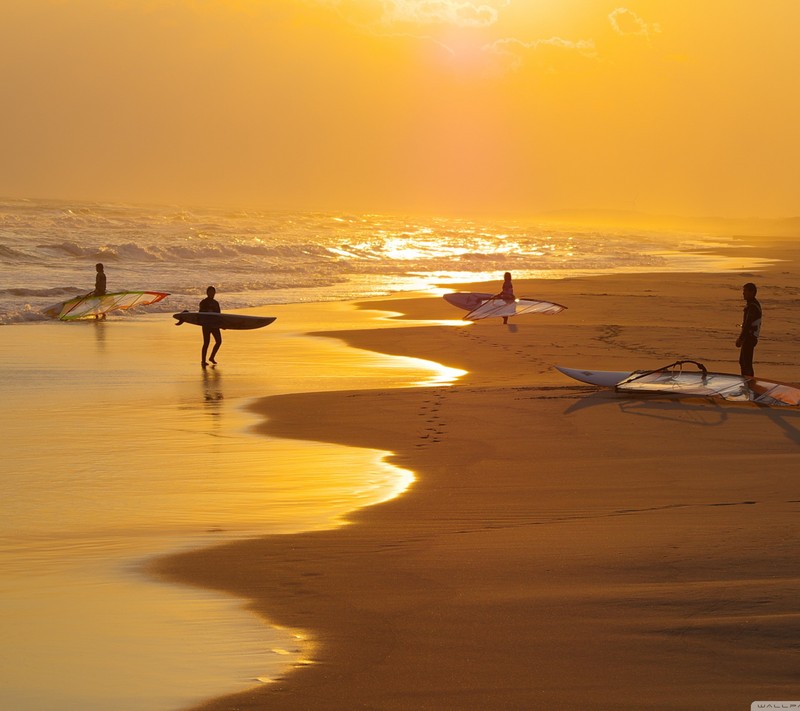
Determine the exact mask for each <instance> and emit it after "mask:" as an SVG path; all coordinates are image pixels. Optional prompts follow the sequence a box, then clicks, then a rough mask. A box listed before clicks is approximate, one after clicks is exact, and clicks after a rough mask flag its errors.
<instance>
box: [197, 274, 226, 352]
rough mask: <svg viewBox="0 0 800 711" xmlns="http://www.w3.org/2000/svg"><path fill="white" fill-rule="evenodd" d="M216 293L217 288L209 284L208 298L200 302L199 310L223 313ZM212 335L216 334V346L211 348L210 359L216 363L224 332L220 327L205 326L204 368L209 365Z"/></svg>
mask: <svg viewBox="0 0 800 711" xmlns="http://www.w3.org/2000/svg"><path fill="white" fill-rule="evenodd" d="M216 293H217V290H216V289H215V288H214V287H213V286H209V287H208V289H206V298H205V299H203V300H202V301H201V302H200V307H199V308H198V309H197V310H198V311H201V312H205V313H215V314H218V313H221V309H220V308H219V301H217V300H216V299H215V298H214V296H216ZM211 336H214V347H213V348H212V349H211V357H210V358H209V359H208V360H210V361H211V362H212V363H214V364H216V362H217V361H216V360H214V356H215V355H217V351H218V350H219V347H220V346H221V345H222V333H221V332H220V330H219V329H218V328H213V327H211V326H203V352H202V356H201V359H200V360H201V365H202V366H203V367H204V368H205V367H206V366H207V365H208V363H207V362H206V353H207V352H208V344H209V343H210V342H211Z"/></svg>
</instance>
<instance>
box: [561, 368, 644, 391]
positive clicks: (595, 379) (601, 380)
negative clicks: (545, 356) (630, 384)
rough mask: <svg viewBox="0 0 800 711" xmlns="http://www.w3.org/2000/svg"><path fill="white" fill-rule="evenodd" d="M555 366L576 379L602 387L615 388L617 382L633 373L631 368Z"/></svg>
mask: <svg viewBox="0 0 800 711" xmlns="http://www.w3.org/2000/svg"><path fill="white" fill-rule="evenodd" d="M555 367H556V370H559V371H561V372H562V373H564V375H567V376H569V377H570V378H573V379H574V380H579V381H580V382H582V383H588V384H589V385H597V386H599V387H601V388H613V387H614V386H615V385H616V384H617V383H621V382H622V381H623V380H625V379H626V378H629V377H630V376H631V373H632V371H630V370H584V369H582V368H564V367H563V366H560V365H557V366H555Z"/></svg>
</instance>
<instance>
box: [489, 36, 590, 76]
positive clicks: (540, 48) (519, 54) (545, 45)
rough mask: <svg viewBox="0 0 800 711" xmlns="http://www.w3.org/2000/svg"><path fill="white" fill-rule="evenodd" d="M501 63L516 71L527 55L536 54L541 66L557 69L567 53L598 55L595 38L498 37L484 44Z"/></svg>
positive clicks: (584, 56) (551, 70) (499, 66)
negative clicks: (524, 39) (525, 38)
mask: <svg viewBox="0 0 800 711" xmlns="http://www.w3.org/2000/svg"><path fill="white" fill-rule="evenodd" d="M484 51H485V52H486V53H487V54H489V55H491V56H493V57H494V58H495V59H496V60H497V61H498V62H499V65H498V66H497V67H496V68H497V69H500V70H503V71H513V70H515V69H519V68H520V67H521V66H522V65H523V64H524V63H525V61H526V60H527V59H530V58H531V57H532V56H533V57H535V59H536V62H537V64H538V65H539V66H540V68H542V69H544V70H546V71H550V72H553V71H556V70H557V67H558V66H559V65H560V64H561V62H562V60H563V59H564V57H565V56H566V55H570V54H575V55H578V56H580V57H583V58H586V59H594V58H596V57H597V51H596V49H595V44H594V40H590V39H589V40H577V41H573V40H567V39H564V38H562V37H551V38H550V39H541V40H533V41H531V42H524V41H523V40H519V39H516V38H513V37H506V38H504V39H499V40H495V41H494V42H492V43H491V44H487V45H486V46H485V47H484Z"/></svg>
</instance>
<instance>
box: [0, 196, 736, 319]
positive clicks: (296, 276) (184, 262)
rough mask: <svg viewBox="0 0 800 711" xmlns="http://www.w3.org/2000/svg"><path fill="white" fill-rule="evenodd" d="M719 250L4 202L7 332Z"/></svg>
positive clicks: (414, 222)
mask: <svg viewBox="0 0 800 711" xmlns="http://www.w3.org/2000/svg"><path fill="white" fill-rule="evenodd" d="M718 245H719V241H718V240H717V239H716V238H712V237H710V236H708V235H703V234H675V233H658V232H645V231H635V232H631V231H609V230H588V229H581V230H559V229H553V228H550V227H545V226H542V225H538V224H536V223H531V222H525V221H521V220H494V221H489V220H470V219H458V218H441V217H407V216H398V215H377V214H346V213H340V214H334V213H299V212H266V211H262V212H259V211H252V210H251V211H244V210H239V211H234V210H220V209H217V210H215V209H207V208H204V209H200V208H186V207H169V206H167V207H165V206H149V207H148V206H133V205H119V204H107V203H88V202H63V201H45V200H10V199H6V200H0V324H11V323H19V322H24V321H35V320H41V319H44V318H46V317H45V316H44V315H43V314H42V313H41V310H42V308H44V307H46V306H49V305H51V304H54V303H57V302H59V301H64V300H67V299H70V298H72V297H74V296H77V295H79V294H85V293H87V292H88V291H91V290H92V289H93V288H94V276H95V270H94V265H95V263H97V262H102V263H103V264H104V265H105V271H106V274H107V277H108V291H126V290H155V291H167V292H169V293H170V294H171V296H170V297H169V299H167V300H165V301H164V302H162V303H160V304H158V305H153V306H151V307H148V309H147V310H148V311H149V312H152V311H178V310H182V309H189V310H196V308H197V304H198V302H199V301H200V299H201V298H203V296H204V295H205V290H206V287H207V286H209V285H212V284H213V285H214V286H215V287H216V288H217V292H218V297H217V298H218V300H219V301H220V303H222V304H223V306H224V308H225V309H226V310H231V309H236V308H242V307H248V306H261V305H264V304H279V303H302V302H322V301H335V300H346V299H356V298H362V297H368V296H376V295H383V294H387V293H391V292H402V291H410V290H421V289H424V288H427V287H429V286H431V285H432V284H439V285H443V286H446V285H447V284H453V283H458V282H462V283H464V282H472V281H484V280H487V281H488V280H495V281H498V282H499V281H501V280H502V274H503V272H505V271H510V272H512V273H513V275H514V277H515V278H517V279H520V278H525V277H546V278H558V277H560V276H569V275H575V274H592V273H602V272H613V271H669V270H705V269H709V268H714V269H720V268H725V266H726V265H725V263H724V259H723V258H721V257H720V256H719V255H714V254H713V249H714V247H715V246H718Z"/></svg>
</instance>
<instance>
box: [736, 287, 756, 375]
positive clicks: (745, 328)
mask: <svg viewBox="0 0 800 711" xmlns="http://www.w3.org/2000/svg"><path fill="white" fill-rule="evenodd" d="M756 293H758V288H757V287H756V285H755V284H753V283H752V282H747V284H745V285H744V286H743V287H742V296H743V297H744V300H745V301H746V302H747V303H745V306H744V313H743V315H742V331H741V333H740V334H739V337H738V338H737V339H736V347H737V348H739V367H740V368H741V372H742V375H744V376H746V377H750V378H752V377H753V376H754V375H755V372H754V370H753V351H754V350H755V347H756V345H757V344H758V337H759V336H760V335H761V304H760V303H758V300H757V299H756Z"/></svg>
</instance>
